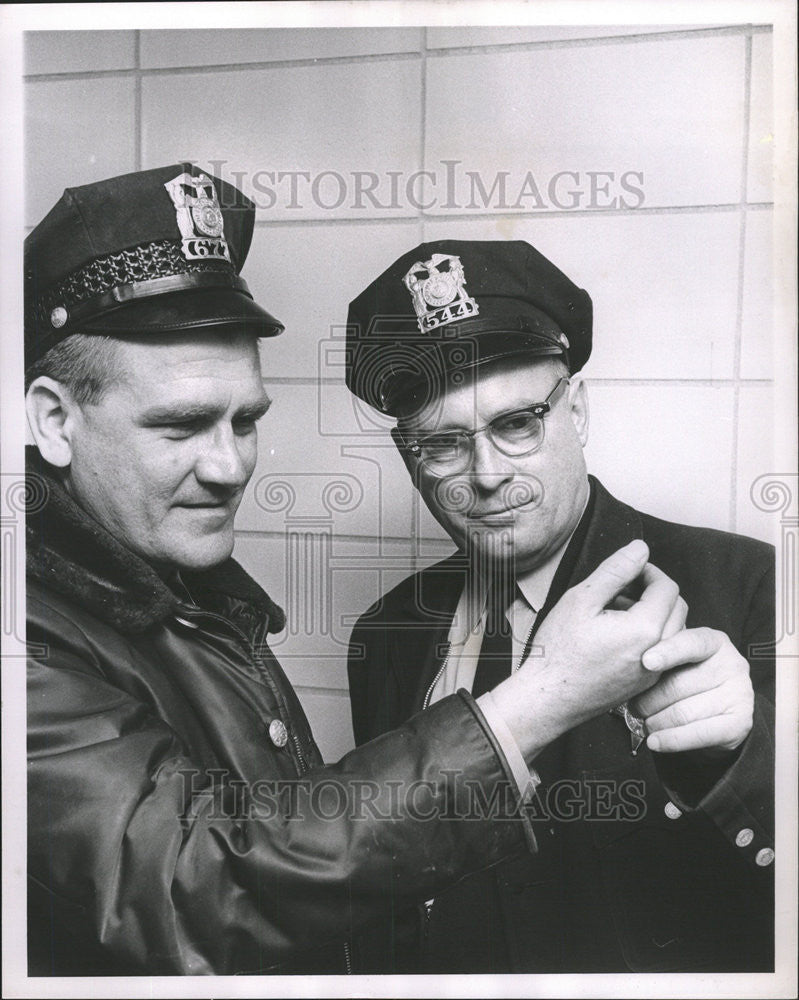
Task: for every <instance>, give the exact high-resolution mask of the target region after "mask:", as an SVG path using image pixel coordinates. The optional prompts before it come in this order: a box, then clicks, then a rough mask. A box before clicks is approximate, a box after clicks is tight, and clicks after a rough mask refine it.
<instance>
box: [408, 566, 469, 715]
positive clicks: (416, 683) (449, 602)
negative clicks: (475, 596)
mask: <svg viewBox="0 0 799 1000" xmlns="http://www.w3.org/2000/svg"><path fill="white" fill-rule="evenodd" d="M467 572H468V563H467V560H466V558H465V556H464V555H463V553H461V552H456V553H455V554H453V555H451V556H449V557H448V558H447V559H445V560H444V561H443V562H441V563H438V564H437V565H435V566H431V567H430V568H429V569H427V570H424V571H423V572H422V573H419V574H417V576H416V577H415V578H414V589H413V592H412V593H411V594H409V595H408V597H407V598H406V600H405V602H404V605H403V611H404V613H405V615H406V616H407V620H406V622H405V624H404V626H403V628H402V629H400V630H397V631H396V632H395V635H394V645H393V649H392V651H391V654H392V655H391V661H392V669H393V671H394V673H395V676H396V682H397V686H398V689H399V692H400V702H401V704H402V705H405V706H407V708H408V710H409V712H410V713H411V714H414V713H416V712H418V711H421V708H422V705H423V703H424V697H425V694H426V693H427V689H428V688H429V687H430V684H431V683H432V682H433V678H434V677H435V675H436V673H437V672H438V670H439V668H440V667H441V664H442V663H443V662H444V659H445V657H446V655H447V652H448V650H449V643H448V636H449V629H450V625H451V624H452V618H453V616H454V614H455V609H456V608H457V606H458V600H459V598H460V596H461V592H462V590H463V587H464V584H465V582H466V575H467Z"/></svg>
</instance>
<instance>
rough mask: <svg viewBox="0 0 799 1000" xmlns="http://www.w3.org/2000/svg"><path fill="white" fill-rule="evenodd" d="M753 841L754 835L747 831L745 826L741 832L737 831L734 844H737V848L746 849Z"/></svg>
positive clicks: (747, 828)
mask: <svg viewBox="0 0 799 1000" xmlns="http://www.w3.org/2000/svg"><path fill="white" fill-rule="evenodd" d="M754 839H755V835H754V833H753V832H752V831H751V830H750V829H749V827H748V826H745V827H744V828H743V830H739V831H738V834H737V836H736V838H735V843H736V844H737V846H738V847H748V846H749V845H750V844H751V843H752V841H753V840H754Z"/></svg>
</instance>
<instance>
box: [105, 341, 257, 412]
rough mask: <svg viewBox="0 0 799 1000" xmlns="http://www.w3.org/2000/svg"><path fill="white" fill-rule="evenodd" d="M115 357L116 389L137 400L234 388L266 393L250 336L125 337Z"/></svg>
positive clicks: (151, 399)
mask: <svg viewBox="0 0 799 1000" xmlns="http://www.w3.org/2000/svg"><path fill="white" fill-rule="evenodd" d="M116 360H117V364H118V373H119V376H120V389H121V390H122V391H127V392H128V393H129V394H132V395H133V396H134V397H135V398H136V399H137V401H139V402H141V403H145V402H146V403H149V402H150V401H153V400H159V401H160V400H170V399H180V398H181V397H183V396H185V395H187V394H188V395H195V396H196V395H197V394H199V393H202V394H210V395H213V394H216V393H219V392H222V393H224V392H226V391H228V390H229V389H232V388H234V387H235V388H236V389H237V390H238V391H239V392H241V391H242V390H244V391H246V392H247V394H248V395H251V396H257V397H261V396H263V397H265V396H266V394H265V392H264V391H263V386H262V383H261V366H260V358H259V354H258V347H257V342H256V340H255V338H254V337H248V336H243V337H240V338H235V339H230V338H224V339H223V338H221V337H213V336H211V337H209V336H205V335H202V336H197V337H191V336H181V337H180V338H174V339H168V338H165V339H159V340H146V339H138V338H136V339H132V338H125V339H120V340H119V342H118V350H117V359H116Z"/></svg>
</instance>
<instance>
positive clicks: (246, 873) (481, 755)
mask: <svg viewBox="0 0 799 1000" xmlns="http://www.w3.org/2000/svg"><path fill="white" fill-rule="evenodd" d="M33 474H34V475H37V476H39V477H40V482H39V485H41V486H43V489H44V491H45V493H46V495H47V502H46V504H45V506H44V507H43V508H42V509H41V510H39V511H38V512H35V513H32V514H29V516H28V598H27V610H28V626H27V640H28V644H29V650H30V660H29V667H28V832H29V854H28V876H29V887H30V891H29V971H30V974H31V975H47V974H83V975H92V974H94V975H97V974H105V975H108V974H149V975H152V974H165V973H166V974H168V973H173V974H175V973H182V974H201V973H215V974H231V973H242V972H265V971H270V972H275V971H280V972H285V971H303V972H310V971H314V972H320V971H328V972H330V971H334V972H343V971H345V942H346V940H347V939H348V938H350V937H351V936H353V935H354V934H355V933H356V932H357V931H358V929H359V928H361V927H363V926H365V925H369V926H374V925H376V924H377V923H379V922H380V921H381V920H385V921H386V922H387V926H389V925H390V923H391V919H392V915H393V913H394V910H395V908H397V909H398V910H400V909H402V908H404V907H407V905H408V903H410V902H413V901H421V900H424V899H426V898H429V897H430V896H432V895H434V894H435V893H437V892H440V891H441V890H442V889H443V888H444V887H446V886H448V885H450V884H452V883H454V882H455V881H457V880H458V879H459V878H461V877H462V876H464V875H465V874H467V873H468V872H469V871H472V870H477V869H480V868H483V867H485V866H488V865H490V864H493V863H495V862H497V861H499V860H500V859H502V858H503V857H506V856H508V855H509V854H511V853H513V852H516V851H522V850H524V848H525V844H526V843H527V841H526V837H529V828H528V827H527V824H526V822H525V821H524V820H522V819H520V818H519V816H518V815H517V811H516V809H515V806H513V805H509V806H508V808H507V810H506V812H504V813H502V814H501V815H500V814H498V815H497V817H496V818H482V819H480V818H477V819H476V820H474V821H472V822H455V823H453V822H448V821H447V820H446V819H444V820H441V819H434V820H432V821H428V822H425V821H424V817H426V816H428V815H430V814H431V813H437V810H438V811H440V812H441V813H443V814H444V815H449V814H452V813H453V811H457V810H460V809H462V808H464V805H463V797H464V796H465V795H466V788H465V784H464V782H462V781H461V778H469V779H472V780H473V781H475V782H477V783H479V784H480V785H481V786H482V787H485V788H494V787H495V786H497V785H500V786H503V787H505V786H507V787H509V788H515V784H513V780H512V776H511V774H510V772H509V770H508V767H507V763H506V761H505V759H504V757H503V755H502V752H501V750H500V749H499V747H498V746H497V745H496V742H495V740H494V737H493V734H492V733H491V730H490V729H489V728H488V726H487V725H486V724H485V721H484V719H483V717H482V715H481V713H480V710H479V708H478V707H477V705H476V704H475V702H474V701H473V700H472V699H471V697H470V696H469V695H468V694H466V693H465V692H464V693H460V694H458V695H453V696H451V697H450V698H447V699H446V700H445V701H442V702H440V703H439V704H438V705H436V706H435V707H434V708H432V709H430V710H428V711H425V712H423V713H420V714H418V715H417V716H415V717H414V718H412V719H411V720H409V721H408V722H407V723H406V724H404V725H403V726H401V727H400V728H399V729H397V730H396V731H393V732H390V733H387V734H385V735H383V736H381V737H380V738H378V739H375V740H373V741H372V742H370V743H368V744H367V745H365V746H363V747H361V748H359V749H357V750H354V751H352V752H351V753H349V754H347V755H346V756H345V757H344V758H342V760H341V761H339V762H338V763H337V764H334V765H330V766H324V765H323V763H322V760H321V757H320V755H319V751H318V749H317V747H316V745H315V743H314V741H313V737H312V735H311V731H310V728H309V725H308V721H307V719H306V717H305V714H304V712H303V710H302V708H301V706H300V703H299V701H298V699H297V696H296V694H295V692H294V690H293V689H292V686H291V684H290V683H289V681H288V679H287V678H286V676H285V674H284V673H283V671H282V669H281V667H280V666H279V664H278V662H277V660H276V659H275V657H274V656H273V654H272V653H271V651H270V649H269V646H268V644H267V638H268V635H269V633H270V632H274V631H278V630H280V628H282V625H283V620H282V619H283V616H282V612H281V611H280V609H279V608H278V607H277V606H276V605H275V604H273V602H272V601H271V600H270V599H269V597H268V596H267V595H266V594H265V593H264V591H263V590H261V588H260V587H259V586H258V585H257V584H256V583H255V582H254V581H253V580H252V579H251V578H250V577H249V576H248V575H247V574H246V573H245V572H244V570H243V569H242V568H241V567H240V566H239V565H238V564H237V563H235V562H234V561H233V560H229V561H228V562H226V563H225V564H223V565H222V566H220V567H217V568H215V569H214V570H212V571H208V572H204V573H186V574H184V575H183V577H182V581H183V585H184V588H185V590H184V591H182V592H181V593H180V596H178V594H176V593H175V591H174V590H173V589H171V588H170V587H169V586H167V585H166V583H165V582H164V580H162V579H161V577H159V576H158V574H157V573H156V572H155V571H154V570H153V569H152V568H151V567H150V566H149V565H148V564H146V563H144V562H143V561H142V560H141V559H139V558H138V557H137V556H135V555H134V554H133V553H131V552H130V551H129V550H127V549H125V548H124V547H123V546H121V545H120V544H119V543H118V542H117V541H116V540H115V539H114V538H113V537H112V536H111V535H109V534H108V533H107V532H106V531H105V530H104V529H103V528H102V527H101V526H100V525H99V524H97V523H96V522H94V521H92V520H90V519H89V518H88V517H87V516H86V515H85V514H84V512H83V511H82V510H81V509H80V508H79V507H77V506H76V505H75V504H74V503H73V502H72V501H71V499H70V498H69V496H68V495H67V494H66V492H65V491H64V490H63V488H62V487H61V486H60V484H59V483H58V482H57V480H56V479H55V478H54V476H53V475H52V474H51V471H50V470H49V469H48V468H46V467H45V466H44V465H43V464H42V463H41V462H39V463H38V464H37V467H36V471H35V472H34V473H33ZM456 771H457V772H459V775H460V776H459V777H456V778H454V779H453V777H452V775H453V773H455V772H456ZM387 782H389V784H387ZM408 790H412V791H413V794H412V795H408V794H405V793H407V792H408ZM512 797H513V796H512V795H511V796H509V800H510V798H512ZM347 964H348V963H347Z"/></svg>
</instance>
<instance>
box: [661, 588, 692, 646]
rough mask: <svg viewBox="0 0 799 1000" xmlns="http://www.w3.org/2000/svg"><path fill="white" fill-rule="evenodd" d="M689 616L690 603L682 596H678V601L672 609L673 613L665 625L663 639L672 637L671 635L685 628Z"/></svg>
mask: <svg viewBox="0 0 799 1000" xmlns="http://www.w3.org/2000/svg"><path fill="white" fill-rule="evenodd" d="M687 617H688V605H687V604H686V603H685V601H684V600H683V599H682V597H678V598H677V602H676V603H675V605H674V607H673V608H672V609H671V614H670V615H669V617H668V619H667V621H666V624H665V625H664V626H663V635H662V636H661V638H662V639H670V638H671V636H673V635H676V634H677V633H678V632H681V631H682V630H683V629H684V628H685V619H686V618H687Z"/></svg>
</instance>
